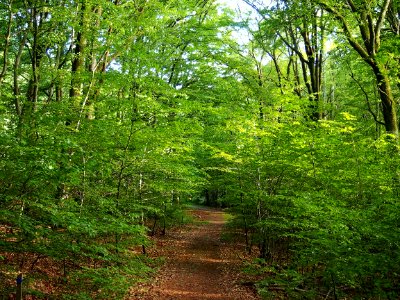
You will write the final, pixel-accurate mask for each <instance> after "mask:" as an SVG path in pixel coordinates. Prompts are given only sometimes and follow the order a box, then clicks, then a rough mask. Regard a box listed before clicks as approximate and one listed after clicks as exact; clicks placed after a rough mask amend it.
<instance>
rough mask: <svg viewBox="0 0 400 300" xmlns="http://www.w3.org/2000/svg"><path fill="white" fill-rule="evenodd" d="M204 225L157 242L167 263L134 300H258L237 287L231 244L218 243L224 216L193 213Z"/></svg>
mask: <svg viewBox="0 0 400 300" xmlns="http://www.w3.org/2000/svg"><path fill="white" fill-rule="evenodd" d="M192 213H193V214H194V215H196V216H198V217H200V218H201V219H202V220H204V221H205V222H204V223H201V224H195V225H190V226H188V227H186V228H185V229H182V230H179V231H175V232H170V233H168V234H167V236H166V237H164V238H163V239H160V240H159V241H158V249H159V251H160V253H159V255H162V256H165V257H166V259H167V261H166V264H165V265H164V266H163V268H162V269H161V270H160V271H159V273H158V276H157V277H156V279H155V281H154V282H153V283H152V285H150V286H145V287H142V289H141V291H132V293H131V295H130V297H129V298H128V299H129V300H133V299H145V300H152V299H160V300H164V299H183V300H186V299H192V300H194V299H195V300H202V299H224V300H240V299H250V300H251V299H259V298H258V297H257V296H256V295H255V292H254V290H253V289H252V288H251V287H248V286H244V285H242V284H241V283H240V280H241V278H240V272H239V268H240V264H241V262H240V259H239V258H238V256H237V254H236V253H235V251H236V249H235V248H234V245H233V244H230V243H229V242H226V243H225V242H223V241H221V232H222V228H223V225H224V222H225V221H224V216H223V213H222V212H220V211H215V210H193V211H192Z"/></svg>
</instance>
